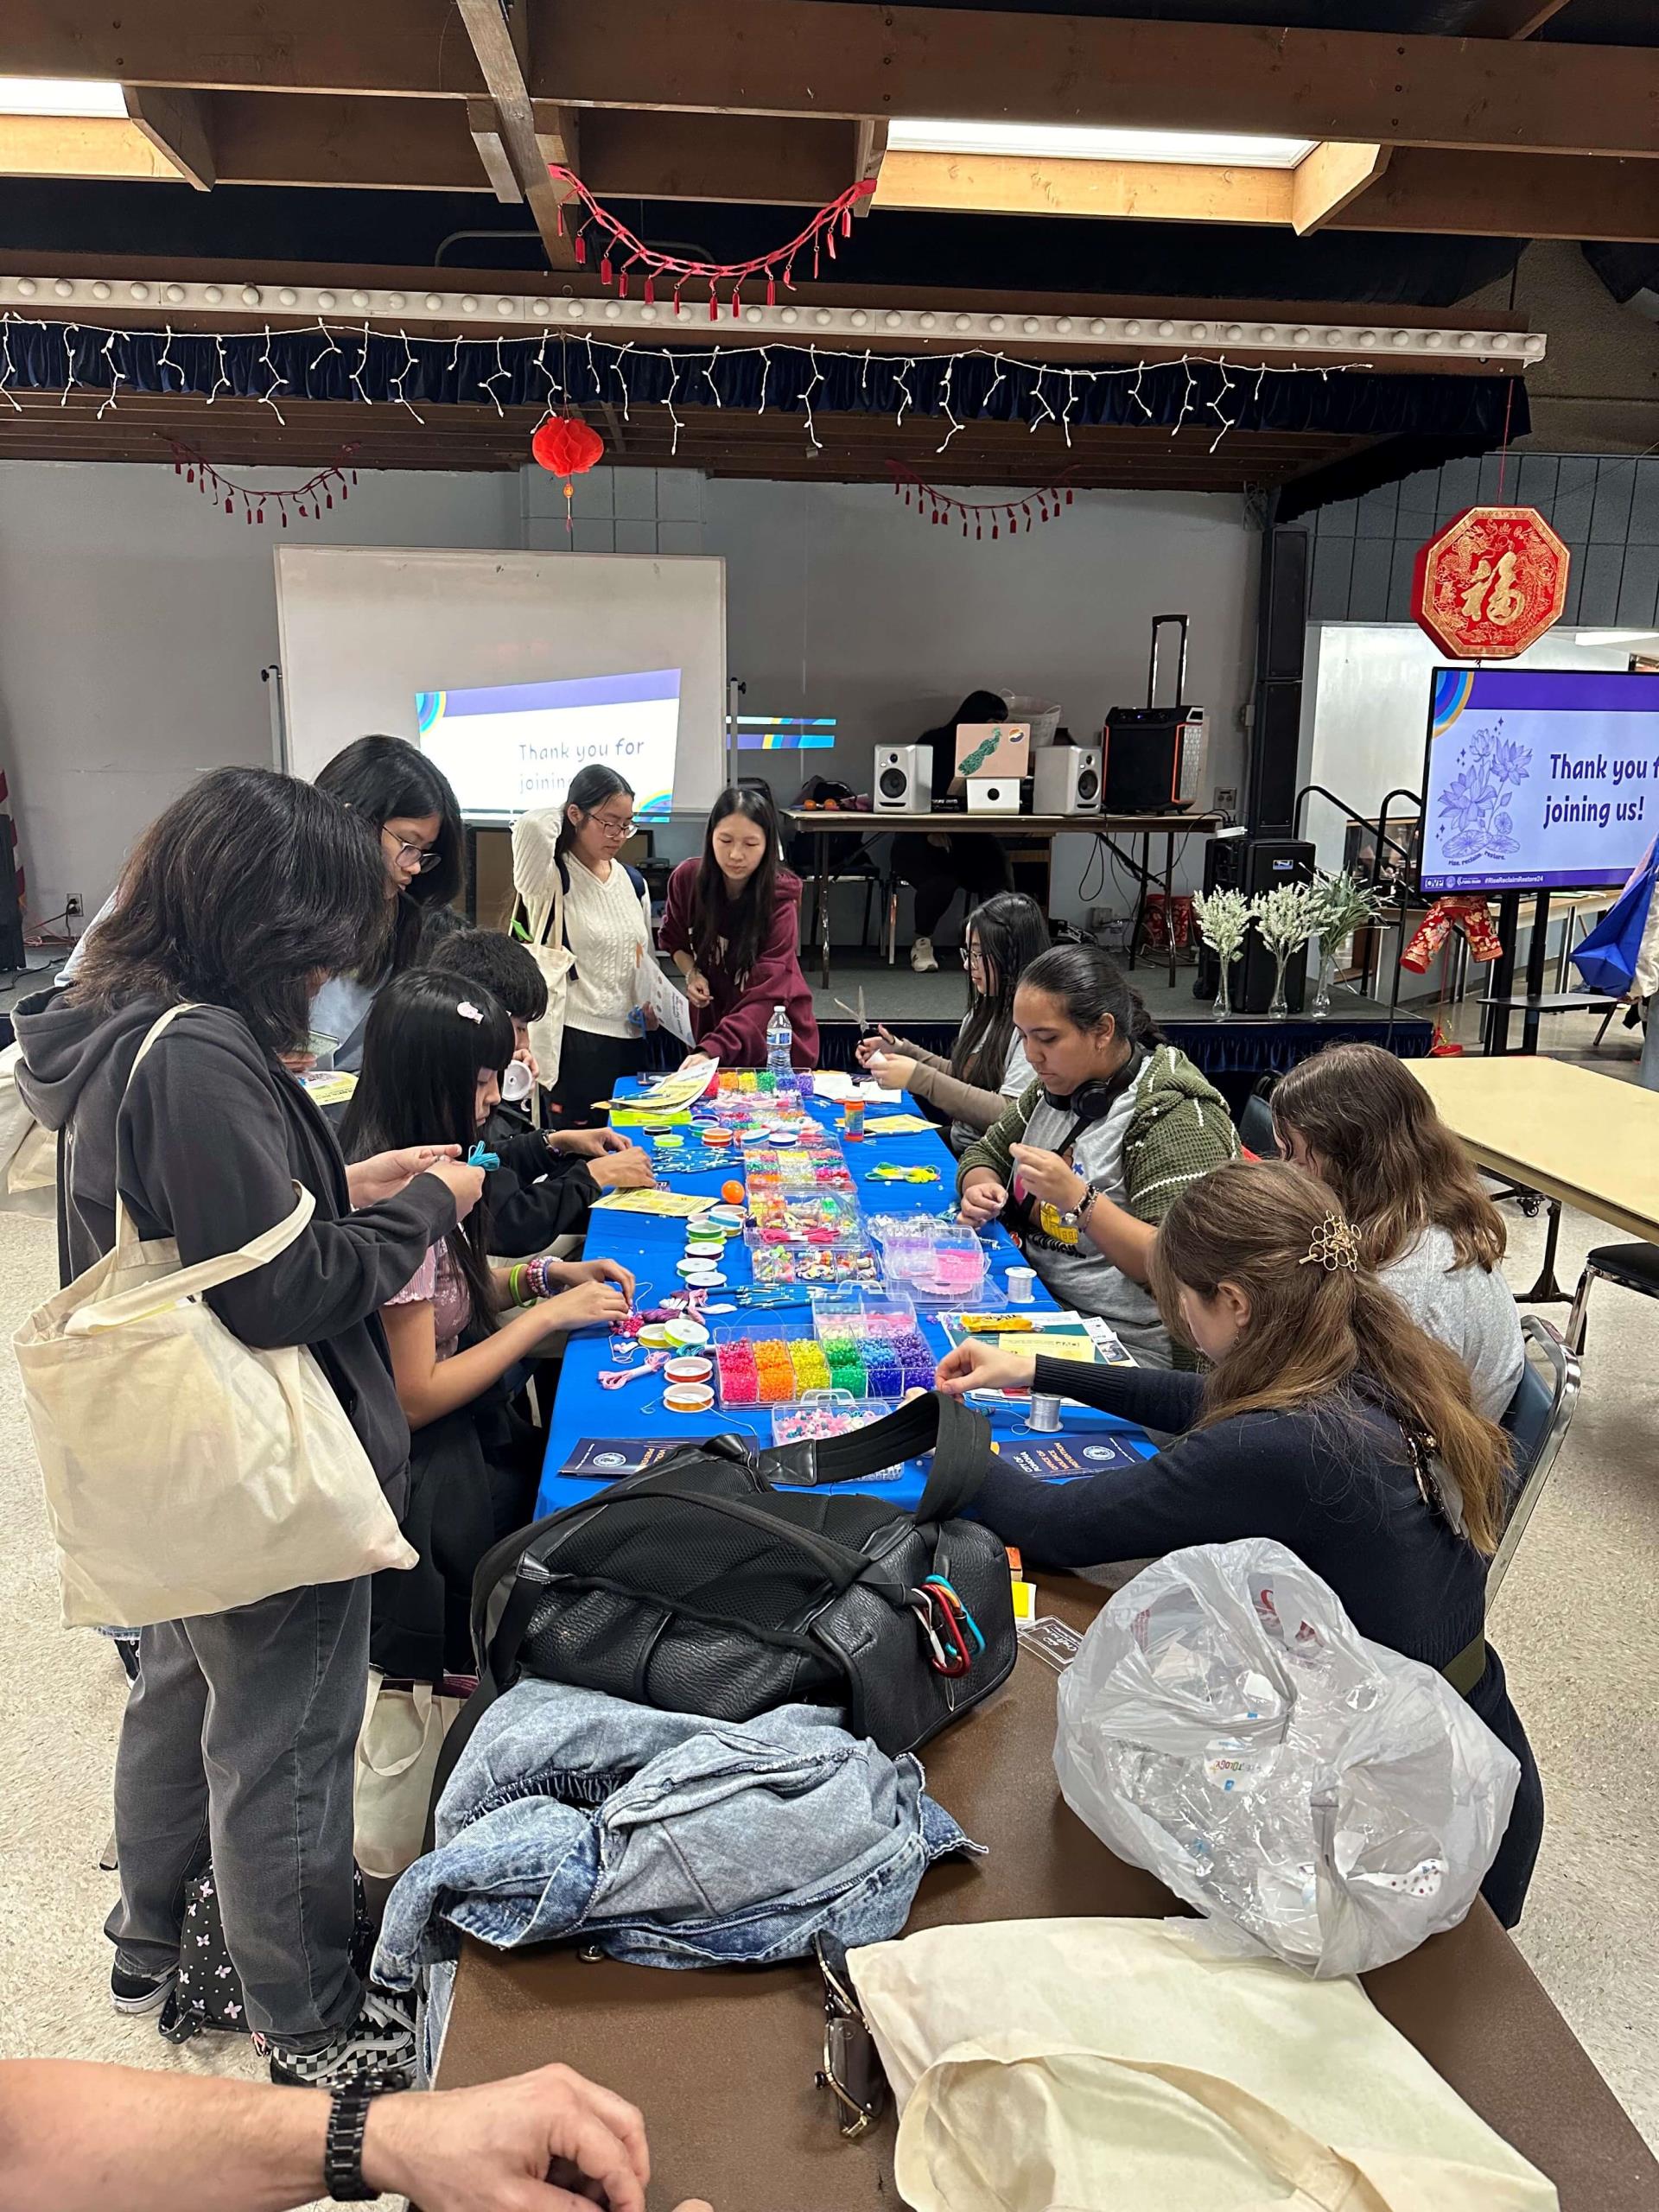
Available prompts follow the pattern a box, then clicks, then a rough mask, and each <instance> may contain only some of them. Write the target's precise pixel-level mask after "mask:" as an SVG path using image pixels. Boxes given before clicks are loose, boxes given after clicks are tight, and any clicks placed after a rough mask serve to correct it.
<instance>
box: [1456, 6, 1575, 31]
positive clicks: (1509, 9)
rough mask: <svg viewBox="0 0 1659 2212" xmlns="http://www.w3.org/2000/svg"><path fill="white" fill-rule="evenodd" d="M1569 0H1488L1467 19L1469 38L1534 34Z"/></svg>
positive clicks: (1558, 12)
mask: <svg viewBox="0 0 1659 2212" xmlns="http://www.w3.org/2000/svg"><path fill="white" fill-rule="evenodd" d="M1566 5H1567V0H1484V5H1483V6H1482V7H1480V8H1478V9H1477V10H1476V11H1475V14H1474V17H1473V20H1472V21H1471V22H1466V23H1465V25H1464V27H1463V35H1464V37H1465V38H1530V37H1531V36H1532V35H1533V33H1534V32H1535V31H1540V30H1542V29H1543V27H1544V25H1545V24H1546V23H1547V22H1549V21H1550V20H1551V18H1552V17H1554V16H1559V15H1560V12H1561V10H1562V9H1563V8H1565V7H1566Z"/></svg>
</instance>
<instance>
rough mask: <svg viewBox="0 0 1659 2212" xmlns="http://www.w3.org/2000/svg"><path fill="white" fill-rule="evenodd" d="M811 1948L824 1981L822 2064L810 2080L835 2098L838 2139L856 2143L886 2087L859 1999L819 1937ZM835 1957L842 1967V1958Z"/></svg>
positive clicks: (875, 2116)
mask: <svg viewBox="0 0 1659 2212" xmlns="http://www.w3.org/2000/svg"><path fill="white" fill-rule="evenodd" d="M812 1948H813V1949H814V1951H815V1952H816V1953H817V1961H818V1972H819V1974H821V1975H822V1976H823V2066H822V2067H821V2068H820V2069H819V2070H818V2072H817V2075H815V2076H814V2077H813V2078H814V2080H815V2082H816V2083H817V2087H818V2088H820V2089H828V2090H829V2094H830V2095H831V2096H832V2097H834V2099H835V2101H836V2107H837V2108H838V2109H837V2114H836V2121H837V2125H838V2126H839V2127H840V2130H841V2133H842V2135H843V2136H844V2137H845V2138H846V2139H847V2140H848V2142H849V2143H856V2142H857V2140H858V2139H859V2137H860V2136H861V2135H862V2134H864V2133H865V2132H866V2131H867V2130H868V2128H869V2127H870V2126H871V2125H872V2123H873V2122H874V2121H875V2120H879V2119H880V2117H881V2114H882V2112H883V2110H884V2109H885V2107H886V2105H887V2081H886V2079H885V2077H884V2076H883V2075H882V2072H881V2062H880V2059H879V2058H878V2057H877V2056H876V2050H875V2043H874V2037H872V2036H871V2034H870V2030H869V2024H868V2021H867V2020H866V2019H865V2018H864V2015H863V2013H862V2012H861V2011H860V2010H859V2005H858V1999H856V1998H855V1996H854V1995H853V1993H852V1991H851V1990H850V1989H849V1987H848V1986H847V1984H846V1982H845V1981H844V1980H842V1977H841V1975H840V1974H837V1973H836V1970H835V1968H834V1967H832V1966H831V1965H830V1963H829V1959H828V1958H827V1957H826V1956H825V1954H824V1942H823V1936H814V1937H813V1939H812ZM845 1958H846V1954H845V1953H844V1952H842V1953H841V1959H842V1962H843V1963H844V1961H845Z"/></svg>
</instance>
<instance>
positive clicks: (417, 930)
mask: <svg viewBox="0 0 1659 2212" xmlns="http://www.w3.org/2000/svg"><path fill="white" fill-rule="evenodd" d="M316 783H317V789H318V790H319V791H327V793H328V795H329V797H330V798H335V799H338V800H339V801H340V804H342V805H343V806H348V807H349V808H350V809H351V810H352V811H353V814H355V815H358V816H359V817H361V818H362V820H364V821H365V822H366V823H368V825H369V827H370V828H371V829H372V830H374V831H375V833H376V835H377V836H378V839H379V844H380V857H381V859H382V860H383V861H385V869H386V874H385V906H384V908H383V909H382V911H381V913H380V916H379V918H378V923H377V926H376V929H375V931H374V934H373V936H372V938H371V940H370V941H369V943H368V944H365V946H364V948H363V957H362V958H361V960H360V961H359V963H358V964H357V965H356V966H355V967H353V968H351V969H346V970H345V971H344V972H343V973H341V974H340V975H337V976H330V977H329V978H328V980H327V982H326V983H324V985H323V987H322V988H321V990H320V991H319V992H318V993H317V995H316V996H315V998H314V999H313V1001H311V1034H312V1036H313V1037H326V1038H327V1039H330V1041H331V1046H332V1050H333V1053H334V1065H335V1066H336V1067H337V1068H347V1069H349V1070H350V1071H352V1072H353V1074H355V1073H356V1071H358V1069H359V1067H360V1066H361V1065H362V1064H363V1027H364V1024H365V1022H366V1021H367V1020H368V1018H369V1008H370V1007H372V1005H373V1004H374V997H375V993H376V992H377V991H378V990H379V988H380V987H381V986H382V984H383V983H385V982H387V980H388V979H389V978H390V977H391V976H395V975H397V973H398V972H399V970H400V969H404V968H413V967H416V966H417V965H418V964H419V961H420V947H421V940H422V936H423V931H424V930H425V928H426V925H427V924H428V922H429V920H430V919H431V918H433V917H434V916H435V915H436V914H438V913H439V912H442V910H443V909H444V908H446V907H448V906H453V905H454V901H455V899H457V898H459V897H460V895H461V884H462V881H463V877H464V869H463V861H462V853H463V846H462V840H461V809H460V807H459V806H458V805H457V804H456V803H455V795H454V791H452V790H451V789H450V787H449V779H448V777H447V776H446V775H444V774H443V772H442V770H441V769H438V768H435V767H434V766H433V765H432V763H431V761H429V760H428V759H427V757H426V755H425V754H424V753H422V752H421V751H420V750H419V749H418V747H415V746H413V745H410V744H409V743H408V742H407V741H405V740H404V739H403V738H401V737H359V738H357V739H355V740H354V741H353V743H352V744H350V745H348V746H347V747H346V749H345V751H344V752H343V753H335V755H334V759H333V760H330V761H329V762H328V764H327V766H326V767H324V768H323V769H322V770H321V772H319V774H318V776H317V779H316ZM120 896H121V887H120V886H119V885H117V887H116V888H115V889H114V890H113V891H112V892H111V893H110V895H109V897H108V898H107V899H105V902H104V904H103V906H100V907H99V911H98V912H97V913H96V914H94V915H93V917H92V920H91V922H90V923H89V924H88V925H87V926H86V929H85V931H83V932H82V934H81V938H80V943H79V944H77V946H76V947H75V949H74V950H73V952H72V953H71V954H70V956H69V957H68V959H67V961H66V962H65V963H64V964H63V968H62V970H61V972H60V975H59V977H58V981H59V982H60V983H62V984H66V985H67V984H70V983H73V982H74V981H75V980H76V977H77V976H78V975H79V969H80V963H81V958H82V947H84V946H85V945H86V944H87V942H88V940H89V939H90V938H91V937H92V933H93V931H96V930H99V929H100V928H101V927H102V926H103V925H104V923H105V921H106V920H107V919H108V918H109V917H110V915H111V914H112V913H113V912H115V909H116V906H117V904H118V901H119V899H120ZM284 1057H285V1061H286V1065H288V1066H289V1067H291V1068H302V1067H308V1066H310V1065H311V1064H312V1061H313V1059H314V1058H315V1047H314V1048H313V1050H311V1051H308V1052H297V1051H296V1052H289V1053H288V1054H286V1055H285V1056H284Z"/></svg>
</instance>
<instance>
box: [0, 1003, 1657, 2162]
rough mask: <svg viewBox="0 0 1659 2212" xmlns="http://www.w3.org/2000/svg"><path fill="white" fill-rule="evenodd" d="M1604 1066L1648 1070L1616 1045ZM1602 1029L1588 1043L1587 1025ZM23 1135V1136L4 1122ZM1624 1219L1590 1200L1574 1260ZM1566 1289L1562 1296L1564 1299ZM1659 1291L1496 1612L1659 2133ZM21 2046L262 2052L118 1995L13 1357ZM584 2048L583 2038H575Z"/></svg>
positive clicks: (1592, 2046)
mask: <svg viewBox="0 0 1659 2212" xmlns="http://www.w3.org/2000/svg"><path fill="white" fill-rule="evenodd" d="M1617 1037H1618V1033H1617V1032H1615V1033H1611V1034H1610V1039H1609V1043H1608V1046H1607V1048H1606V1050H1605V1052H1604V1054H1603V1055H1602V1056H1600V1057H1599V1058H1597V1059H1596V1060H1594V1061H1593V1062H1592V1065H1598V1066H1599V1067H1600V1068H1601V1069H1602V1070H1603V1071H1604V1072H1605V1073H1606V1074H1607V1075H1608V1076H1609V1077H1610V1079H1618V1077H1619V1076H1621V1075H1622V1076H1628V1075H1629V1074H1630V1073H1631V1072H1633V1067H1634V1052H1633V1048H1632V1047H1631V1046H1630V1045H1629V1044H1628V1043H1626V1044H1624V1045H1623V1046H1620V1045H1618V1043H1616V1041H1615V1039H1616V1038H1617ZM1586 1041H1587V1039H1586ZM0 1136H3V1132H0ZM50 1206H51V1201H50V1198H49V1196H47V1195H45V1194H42V1196H41V1197H40V1198H35V1199H34V1200H31V1201H28V1202H25V1203H24V1204H23V1205H22V1207H19V1206H18V1205H17V1204H16V1202H12V1203H11V1204H10V1205H9V1206H8V1208H7V1210H5V1211H0V1329H3V1331H4V1332H5V1333H6V1334H7V1335H8V1336H10V1333H11V1332H13V1331H14V1330H15V1329H16V1327H17V1325H19V1323H20V1322H21V1321H22V1319H23V1318H24V1317H25V1316H26V1315H27V1314H28V1313H29V1311H30V1310H31V1309H32V1308H33V1307H34V1306H35V1305H36V1304H38V1303H39V1302H40V1300H41V1299H42V1298H44V1297H45V1296H46V1295H47V1294H48V1293H49V1291H50V1290H51V1289H52V1288H53V1287H54V1284H55V1266H54V1230H53V1224H52V1220H51V1217H50ZM1506 1212H1507V1214H1508V1215H1509V1217H1510V1219H1511V1222H1512V1224H1513V1241H1512V1248H1511V1255H1510V1263H1509V1265H1510V1277H1511V1280H1512V1281H1515V1282H1516V1283H1522V1284H1524V1283H1527V1282H1529V1281H1531V1280H1532V1279H1533V1276H1534V1274H1535V1269H1536V1262H1537V1257H1538V1254H1539V1251H1540V1249H1541V1243H1542V1223H1541V1221H1528V1220H1526V1219H1525V1218H1524V1217H1522V1216H1521V1215H1520V1214H1519V1212H1518V1211H1517V1210H1516V1208H1514V1207H1513V1206H1511V1207H1509V1208H1507V1209H1506ZM1607 1236H1608V1232H1607V1231H1606V1230H1605V1229H1602V1228H1600V1227H1599V1226H1598V1224H1595V1223H1593V1222H1592V1221H1589V1220H1587V1219H1586V1218H1583V1217H1579V1216H1575V1215H1572V1214H1569V1215H1568V1216H1567V1219H1566V1222H1565V1224H1564V1226H1563V1231H1562V1236H1561V1255H1560V1273H1561V1275H1562V1279H1563V1280H1564V1281H1566V1282H1567V1283H1568V1284H1569V1285H1570V1284H1571V1283H1572V1282H1573V1281H1574V1279H1575V1278H1576V1275H1577V1273H1578V1268H1579V1266H1580V1260H1581V1258H1582V1255H1583V1253H1584V1250H1585V1249H1586V1247H1587V1246H1588V1245H1590V1244H1592V1243H1601V1242H1605V1241H1607ZM1561 1314H1562V1309H1560V1308H1556V1309H1554V1319H1557V1320H1558V1321H1559V1320H1560V1318H1561ZM1656 1351H1659V1305H1656V1304H1655V1303H1652V1302H1650V1301H1648V1300H1643V1299H1638V1298H1636V1297H1633V1296H1631V1295H1630V1294H1625V1293H1624V1292H1621V1291H1618V1290H1616V1289H1613V1288H1611V1287H1607V1286H1605V1285H1604V1286H1602V1287H1599V1289H1598V1291H1597V1293H1596V1297H1595V1301H1594V1305H1593V1306H1592V1314H1591V1327H1590V1335H1589V1341H1588V1345H1587V1348H1586V1367H1585V1383H1584V1392H1583V1395H1582V1397H1581V1399H1580V1406H1579V1411H1578V1415H1577V1419H1576V1421H1574V1424H1573V1429H1572V1432H1571V1433H1570V1434H1569V1436H1568V1438H1567V1444H1566V1446H1565V1448H1564V1450H1563V1452H1562V1454H1561V1457H1560V1461H1559V1462H1558V1464H1557V1467H1556V1471H1555V1474H1554V1479H1553V1482H1552V1484H1551V1485H1550V1488H1549V1490H1548V1491H1547V1493H1546V1494H1545V1496H1544V1497H1543V1499H1542V1501H1541V1503H1540V1505H1539V1507H1538V1510H1537V1511H1536V1513H1535V1515H1534V1516H1533V1520H1532V1522H1531V1525H1530V1526H1529V1529H1528V1531H1527V1535H1526V1540H1525V1541H1524V1543H1523V1544H1522V1548H1521V1549H1520V1551H1519V1553H1518V1554H1517V1556H1516V1562H1515V1565H1514V1567H1513V1568H1512V1569H1511V1572H1510V1576H1509V1580H1508V1581H1507V1583H1506V1584H1505V1586H1504V1588H1503V1592H1502V1594H1501V1596H1500V1598H1499V1600H1498V1602H1497V1607H1496V1609H1495V1612H1494V1617H1493V1621H1492V1635H1493V1640H1494V1642H1495V1643H1497V1646H1498V1648H1499V1649H1501V1650H1502V1652H1503V1658H1504V1662H1505V1664H1506V1666H1507V1667H1508V1669H1509V1673H1510V1683H1511V1686H1512V1688H1513V1691H1514V1694H1515V1700H1516V1706H1517V1707H1518V1708H1519V1710H1520V1712H1521V1713H1522V1717H1523V1719H1525V1722H1526V1725H1527V1726H1528V1729H1529V1732H1530V1733H1531V1737H1532V1740H1533V1744H1534V1745H1535V1749H1536V1751H1537V1756H1538V1763H1539V1765H1540V1767H1541V1770H1542V1772H1543V1777H1544V1785H1545V1789H1546V1791H1547V1793H1548V1826H1547V1828H1546V1832H1545V1838H1544V1847H1543V1854H1542V1858H1541V1863H1540V1866H1539V1870H1538V1875H1537V1878H1536V1880H1535V1884H1534V1887H1533V1891H1532V1896H1531V1899H1530V1903H1529V1909H1528V1912H1527V1916H1526V1919H1525V1921H1524V1923H1522V1928H1521V1930H1520V1934H1519V1940H1520V1942H1521V1946H1522V1949H1523V1951H1524V1952H1525V1953H1526V1955H1527V1956H1528V1958H1529V1960H1530V1961H1531V1962H1532V1964H1533V1965H1534V1967H1535V1969H1536V1970H1537V1972H1538V1974H1539V1975H1540V1977H1541V1980H1542V1981H1543V1983H1544V1985H1545V1986H1546V1988H1547V1989H1548V1991H1549V1993H1550V1994H1551V1996H1552V1997H1553V1998H1554V2001H1555V2002H1556V2004H1557V2005H1560V2008H1561V2010H1562V2012H1564V2013H1565V2014H1566V2015H1567V2018H1568V2020H1569V2021H1570V2022H1571V2023H1572V2024H1573V2028H1574V2029H1575V2031H1577V2033H1578V2035H1579V2036H1580V2038H1581V2039H1582V2041H1583V2042H1584V2044H1585V2045H1586V2049H1587V2050H1589V2052H1590V2055H1591V2056H1592V2058H1593V2059H1594V2060H1595V2062H1596V2063H1597V2064H1598V2065H1599V2067H1600V2069H1602V2071H1603V2073H1604V2074H1605V2075H1606V2076H1607V2078H1608V2080H1609V2081H1610V2082H1611V2084H1612V2086H1613V2088H1614V2089H1615V2091H1616V2092H1617V2093H1618V2095H1619V2096H1620V2098H1621V2099H1622V2100H1623V2101H1624V2103H1625V2105H1626V2106H1627V2107H1629V2109H1630V2112H1631V2113H1632V2114H1633V2115H1634V2117H1635V2119H1636V2120H1637V2124H1638V2126H1641V2127H1642V2128H1643V2131H1644V2132H1645V2133H1646V2135H1647V2137H1648V2139H1649V2141H1650V2142H1651V2143H1653V2144H1654V2145H1655V2146H1656V2148H1659V2063H1656V2062H1659V1954H1656V1950H1655V1947H1654V1943H1653V1940H1652V1910H1653V1900H1654V1898H1655V1897H1656V1896H1659V1696H1656V1694H1655V1689H1654V1664H1655V1648H1656V1633H1655V1631H1656V1627H1659V1607H1656V1601H1655V1598H1654V1587H1655V1583H1656V1579H1659V1357H1656ZM0 1681H3V1682H4V1684H5V1686H6V1700H7V1714H6V1723H5V1726H4V1729H3V1731H0V1805H3V1807H4V1812H3V1815H0V1835H3V1839H4V1846H5V1847H4V1850H3V1853H0V2057H10V2056H22V2055H25V2054H27V2055H30V2056H63V2057H79V2058H103V2059H113V2060H120V2061H124V2062H126V2063H131V2064H136V2065H141V2066H161V2067H166V2068H168V2069H175V2070H178V2071H181V2072H187V2073H228V2074H236V2075H246V2076H249V2077H252V2076H254V2075H256V2073H257V2069H256V2067H255V2063H254V2061H253V2058H252V2055H251V2050H249V2048H248V2047H247V2046H246V2045H245V2044H230V2043H227V2042H226V2041H224V2040H223V2039H221V2038H219V2037H211V2038H210V2037H203V2038H201V2039H199V2040H198V2041H197V2042H195V2043H194V2044H189V2045H188V2046H186V2047H185V2048H184V2049H183V2050H173V2049H172V2048H170V2047H169V2046H168V2045H166V2044H162V2042H161V2041H160V2040H159V2039H158V2037H156V2034H155V2032H154V2029H153V2027H152V2026H151V2025H149V2024H147V2023H143V2022H137V2023H128V2022H124V2021H122V2020H119V2019H118V2018H116V2017H115V2015H114V2014H113V2013H112V2012H111V2011H110V2009H109V2002H108V1974H109V1949H108V1946H107V1945H106V1943H105V1941H104V1939H103V1936H102V1935H101V1933H100V1928H101V1923H102V1922H103V1919H104V1916H105V1913H106V1912H107V1911H108V1910H109V1908H110V1904H111V1900H112V1897H113V1895H114V1888H115V1885H114V1880H113V1878H112V1877H111V1876H110V1875H108V1874H105V1873H103V1872H100V1871H99V1866H98V1857H99V1849H100V1847H101V1846H102V1845H103V1843H104V1840H105V1836H106V1834H108V1831H109V1826H110V1798H109V1779H110V1773H111V1762H112V1758H113V1753H114V1746H115V1739H116V1733H117V1730H118V1726H119V1722H120V1717H121V1709H122V1703H123V1697H124V1679H123V1677H122V1675H121V1673H120V1669H119V1668H118V1664H117V1662H116V1659H115V1657H114V1655H113V1653H112V1652H111V1649H109V1647H108V1645H107V1644H106V1643H104V1642H103V1641H102V1640H101V1639H99V1637H94V1636H92V1635H90V1634H86V1633H75V1634H66V1633H65V1632H64V1631H63V1630H61V1629H60V1627H59V1626H58V1606H57V1591H56V1578H55V1572H54V1563H53V1557H52V1552H51V1548H50V1546H49V1543H48V1537H47V1532H46V1528H45V1523H44V1520H43V1516H42V1513H41V1502H40V1492H39V1482H38V1475H37V1473H36V1470H35V1459H34V1452H33V1448H32V1446H31V1443H30V1440H29V1430H28V1426H27V1423H26V1421H25V1418H24V1414H23V1408H22V1401H21V1397H20V1395H19V1391H18V1388H17V1383H16V1372H15V1370H14V1369H13V1367H12V1364H11V1363H10V1361H9V1360H8V1361H6V1362H4V1363H3V1365H0ZM569 2058H570V2060H571V2062H572V2063H575V2064H576V2065H578V2066H579V2065H580V2064H581V2063H582V2054H581V2052H580V2050H571V2051H570V2052H569Z"/></svg>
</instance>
